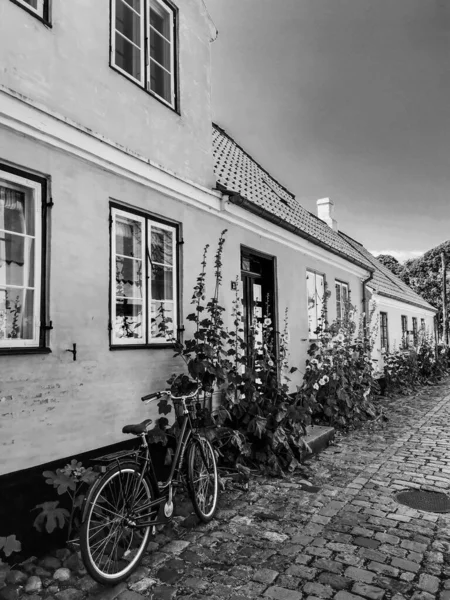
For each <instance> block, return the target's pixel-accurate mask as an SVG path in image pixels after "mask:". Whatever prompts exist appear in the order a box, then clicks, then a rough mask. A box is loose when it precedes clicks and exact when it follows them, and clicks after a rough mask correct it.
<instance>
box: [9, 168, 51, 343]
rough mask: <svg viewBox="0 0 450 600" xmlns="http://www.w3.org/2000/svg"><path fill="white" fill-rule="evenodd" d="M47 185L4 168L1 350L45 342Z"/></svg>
mask: <svg viewBox="0 0 450 600" xmlns="http://www.w3.org/2000/svg"><path fill="white" fill-rule="evenodd" d="M42 238H43V232H42V183H39V182H37V181H34V180H31V179H28V178H27V177H22V176H20V175H17V174H16V173H14V172H9V171H7V170H3V169H2V168H0V350H1V349H5V348H7V349H10V348H13V349H16V348H31V347H39V346H40V345H41V319H42V312H41V309H42V307H41V285H42V279H43V267H42V245H43V239H42Z"/></svg>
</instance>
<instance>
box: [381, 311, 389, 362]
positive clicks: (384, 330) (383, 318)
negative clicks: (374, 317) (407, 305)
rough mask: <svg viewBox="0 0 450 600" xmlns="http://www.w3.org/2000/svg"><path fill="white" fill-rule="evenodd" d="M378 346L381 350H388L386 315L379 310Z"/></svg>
mask: <svg viewBox="0 0 450 600" xmlns="http://www.w3.org/2000/svg"><path fill="white" fill-rule="evenodd" d="M380 346H381V350H384V351H385V352H389V330H388V315H387V313H385V312H380Z"/></svg>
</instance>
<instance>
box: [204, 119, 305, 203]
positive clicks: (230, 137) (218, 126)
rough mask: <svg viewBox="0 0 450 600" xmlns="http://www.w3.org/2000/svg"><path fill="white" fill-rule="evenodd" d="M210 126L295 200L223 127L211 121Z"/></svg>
mask: <svg viewBox="0 0 450 600" xmlns="http://www.w3.org/2000/svg"><path fill="white" fill-rule="evenodd" d="M212 125H213V127H215V128H216V129H218V130H219V131H220V133H222V134H223V135H225V136H226V137H227V138H228V139H229V140H231V141H232V142H233V144H234V145H235V146H237V147H238V148H239V150H241V151H242V152H243V153H244V154H245V155H247V156H248V157H249V159H250V160H251V161H253V162H254V163H255V165H257V166H258V167H259V168H260V169H261V171H264V173H265V174H266V175H268V176H269V177H270V179H272V180H273V181H275V183H276V184H277V185H279V186H280V188H281V189H282V190H284V191H285V192H286V193H287V194H289V196H291V197H292V198H293V199H294V200H295V194H293V193H292V192H290V191H289V190H288V189H287V187H286V186H284V185H283V184H282V183H280V182H279V181H278V179H275V177H274V176H273V175H271V174H270V173H269V171H268V170H267V169H265V168H264V167H263V166H262V165H261V164H260V163H259V162H258V161H257V160H256V159H254V158H253V156H252V155H251V154H250V153H249V152H247V150H244V148H243V147H242V146H241V145H240V144H238V143H237V142H236V140H235V139H234V138H233V137H232V136H231V135H230V134H229V133H227V132H226V131H225V129H224V128H223V127H220V125H217V123H214V121H213V123H212Z"/></svg>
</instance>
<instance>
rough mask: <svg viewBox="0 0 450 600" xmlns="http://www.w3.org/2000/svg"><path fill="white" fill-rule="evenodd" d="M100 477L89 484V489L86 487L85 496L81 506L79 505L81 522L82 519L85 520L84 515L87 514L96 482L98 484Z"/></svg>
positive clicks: (82, 521) (96, 485)
mask: <svg viewBox="0 0 450 600" xmlns="http://www.w3.org/2000/svg"><path fill="white" fill-rule="evenodd" d="M101 479H102V478H101V477H98V478H97V479H96V480H95V481H94V482H93V483H92V484H91V485H90V486H89V489H88V491H87V493H86V496H85V497H84V500H83V504H82V507H81V523H84V520H85V518H86V515H87V511H88V508H89V506H90V504H91V501H92V497H93V495H94V493H95V492H96V490H97V487H98V484H99V482H100V480H101Z"/></svg>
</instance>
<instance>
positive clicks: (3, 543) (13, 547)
mask: <svg viewBox="0 0 450 600" xmlns="http://www.w3.org/2000/svg"><path fill="white" fill-rule="evenodd" d="M0 550H3V553H4V555H5V556H11V554H12V553H13V552H20V551H21V550H22V544H21V543H20V542H19V540H18V539H16V536H15V535H8V536H7V537H0ZM0 562H1V561H0Z"/></svg>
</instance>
